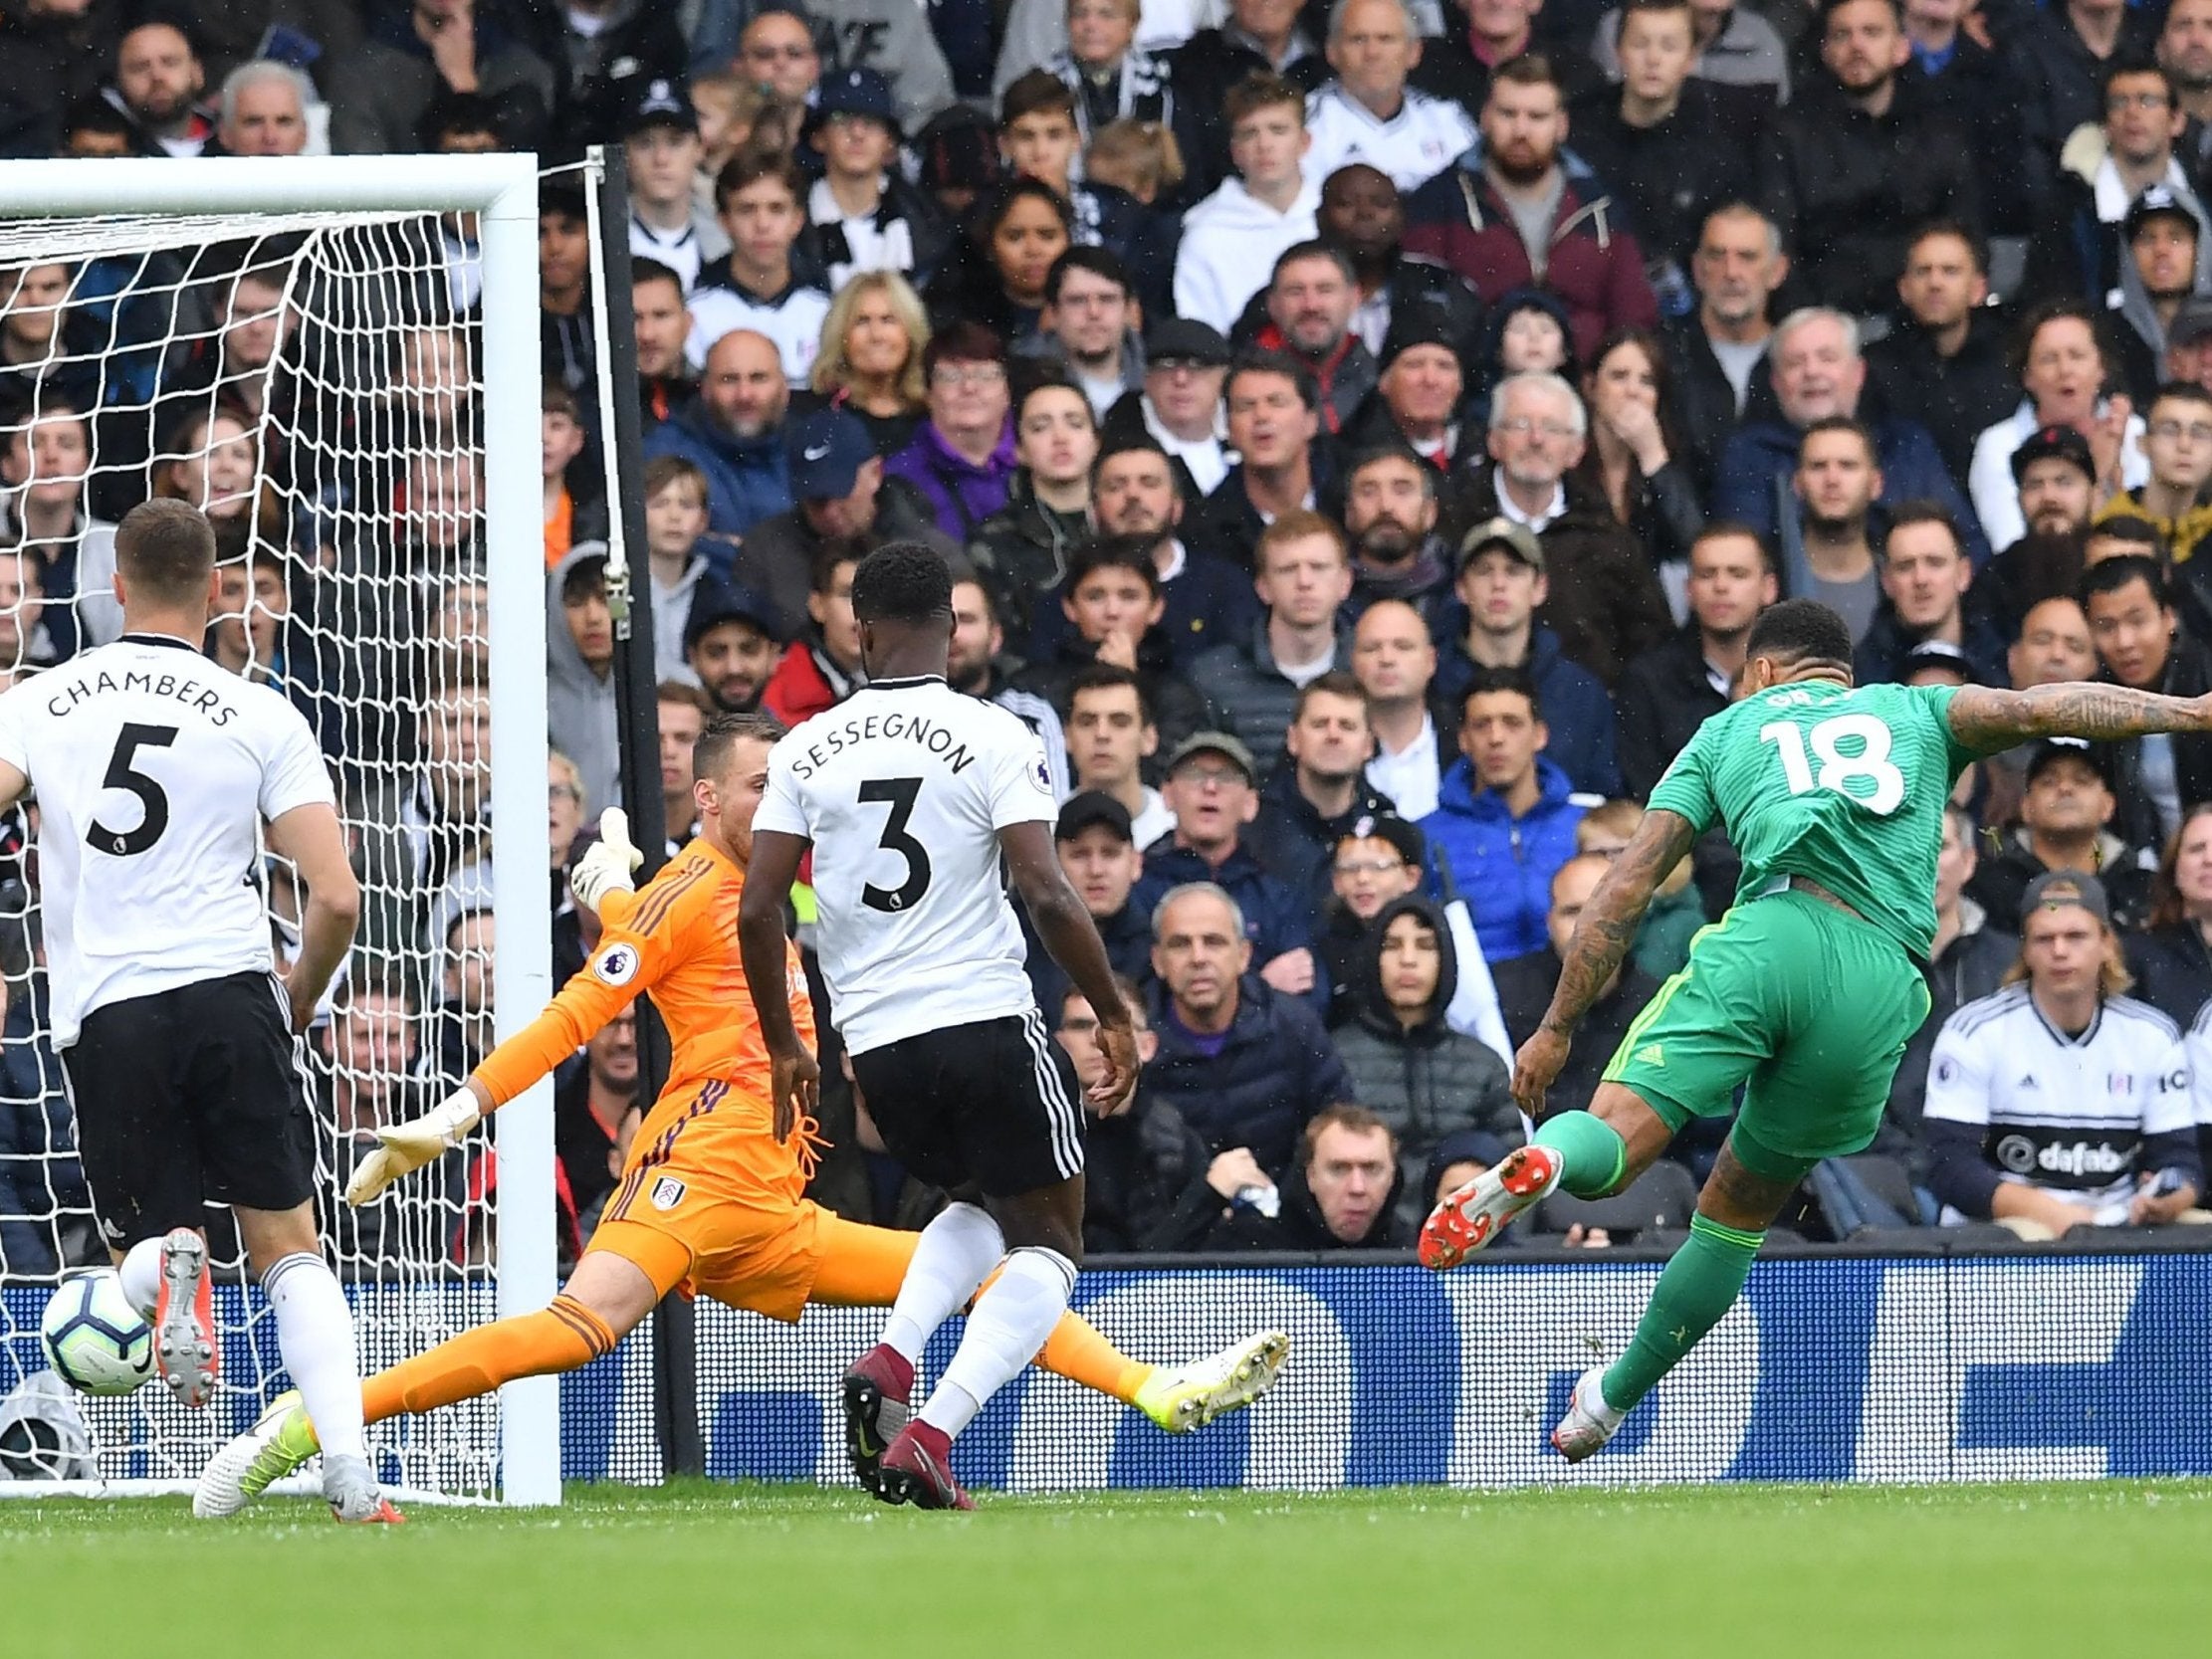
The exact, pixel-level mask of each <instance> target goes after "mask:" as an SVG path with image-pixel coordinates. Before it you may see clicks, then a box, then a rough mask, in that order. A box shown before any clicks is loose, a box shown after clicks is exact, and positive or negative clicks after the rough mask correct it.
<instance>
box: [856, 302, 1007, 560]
mask: <svg viewBox="0 0 2212 1659" xmlns="http://www.w3.org/2000/svg"><path fill="white" fill-rule="evenodd" d="M922 378H923V380H924V382H925V384H926V387H927V395H928V397H929V406H930V416H929V419H928V420H927V421H925V422H924V423H923V425H922V429H921V430H920V431H919V432H917V433H915V435H914V438H913V441H912V442H911V443H909V444H908V445H907V446H906V448H904V449H902V450H900V451H899V452H898V453H897V454H895V455H893V456H892V457H891V459H890V460H888V461H886V462H885V463H884V465H883V470H884V471H885V472H886V473H887V474H889V475H890V476H891V477H893V478H903V479H906V480H908V481H909V482H910V483H912V484H913V485H914V487H915V488H916V489H918V490H920V491H921V492H922V494H923V495H924V496H926V497H927V498H928V499H929V504H930V511H931V512H932V513H934V514H935V515H936V516H937V524H938V527H939V528H940V529H942V530H943V531H944V532H945V533H946V534H947V535H949V536H951V537H952V538H953V539H954V540H956V541H958V542H959V543H960V544H961V545H962V546H964V547H965V546H966V545H967V544H968V543H969V542H970V541H972V540H974V539H975V536H976V531H977V529H978V528H979V527H981V525H982V524H983V521H984V520H985V519H986V518H990V517H991V516H992V515H993V514H994V513H996V512H997V511H998V510H999V509H1000V508H1002V507H1004V506H1005V505H1006V490H1007V487H1008V486H1009V485H1010V484H1011V483H1012V482H1013V475H1014V467H1015V462H1014V454H1013V422H1012V420H1011V418H1010V416H1009V411H1010V409H1011V407H1012V397H1011V394H1010V392H1009V390H1008V387H1007V384H1006V348H1005V346H1004V345H1003V344H1001V343H1000V342H999V339H998V336H997V335H996V334H995V333H993V332H992V331H991V330H990V329H989V328H986V327H985V326H984V325H983V324H982V323H980V322H956V323H954V324H953V325H952V326H951V327H949V328H946V329H944V330H943V331H942V332H940V333H938V334H937V335H935V336H934V337H933V338H932V339H931V340H930V343H929V345H928V346H927V347H926V348H925V349H924V350H923V352H922Z"/></svg>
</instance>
